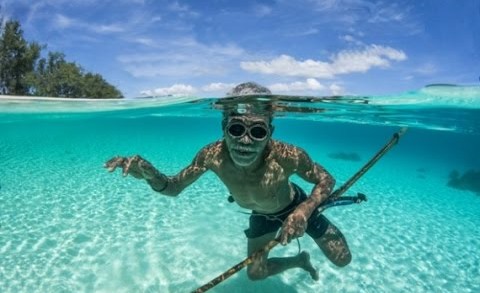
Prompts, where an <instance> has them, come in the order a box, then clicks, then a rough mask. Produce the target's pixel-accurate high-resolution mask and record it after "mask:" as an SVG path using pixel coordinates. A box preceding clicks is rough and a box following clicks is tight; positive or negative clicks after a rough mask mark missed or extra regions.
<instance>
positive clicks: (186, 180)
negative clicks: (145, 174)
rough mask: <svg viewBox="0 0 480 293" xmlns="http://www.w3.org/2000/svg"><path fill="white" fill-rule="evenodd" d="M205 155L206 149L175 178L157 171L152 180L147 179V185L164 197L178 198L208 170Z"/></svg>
mask: <svg viewBox="0 0 480 293" xmlns="http://www.w3.org/2000/svg"><path fill="white" fill-rule="evenodd" d="M205 153H206V148H204V149H202V150H201V151H200V152H199V153H198V154H197V155H196V156H195V158H194V159H193V161H192V163H190V165H188V166H187V167H185V168H184V169H183V170H182V171H180V172H179V173H178V174H177V175H175V176H171V177H168V176H166V175H165V174H162V173H160V172H159V171H158V170H156V169H155V171H156V172H155V175H154V176H153V177H152V178H151V179H147V183H148V184H149V185H150V187H152V189H153V190H155V191H157V192H160V193H162V194H164V195H169V196H177V195H178V194H179V193H180V192H182V190H184V189H185V188H186V187H187V186H189V185H190V184H192V183H193V182H195V181H196V180H197V179H198V178H200V176H202V174H203V173H205V172H206V171H207V170H208V168H207V165H206V156H205Z"/></svg>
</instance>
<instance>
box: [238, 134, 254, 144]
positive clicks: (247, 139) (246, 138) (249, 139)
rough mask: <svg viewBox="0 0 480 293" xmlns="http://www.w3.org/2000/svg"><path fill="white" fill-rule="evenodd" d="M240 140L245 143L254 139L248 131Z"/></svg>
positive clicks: (250, 142)
mask: <svg viewBox="0 0 480 293" xmlns="http://www.w3.org/2000/svg"><path fill="white" fill-rule="evenodd" d="M240 142H241V143H243V144H252V143H253V140H252V139H251V138H250V136H249V135H248V133H245V135H244V136H242V137H241V138H240Z"/></svg>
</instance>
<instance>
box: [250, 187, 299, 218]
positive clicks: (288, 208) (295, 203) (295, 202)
mask: <svg viewBox="0 0 480 293" xmlns="http://www.w3.org/2000/svg"><path fill="white" fill-rule="evenodd" d="M290 184H292V186H293V190H294V191H295V195H294V196H293V200H292V202H291V203H290V204H289V205H288V206H286V207H285V208H284V209H282V210H281V211H279V212H276V213H273V214H264V213H258V212H256V211H253V212H252V214H254V215H258V214H261V215H265V216H269V217H277V216H281V215H283V214H285V213H287V212H291V211H292V210H293V209H295V208H296V207H297V206H298V205H299V204H300V203H301V202H302V201H303V200H304V197H306V196H302V195H304V194H305V192H304V191H303V190H302V188H300V186H298V185H297V184H295V183H293V182H292V183H290Z"/></svg>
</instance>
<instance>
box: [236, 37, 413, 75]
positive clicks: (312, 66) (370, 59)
mask: <svg viewBox="0 0 480 293" xmlns="http://www.w3.org/2000/svg"><path fill="white" fill-rule="evenodd" d="M406 59H407V55H406V54H405V53H404V52H403V51H401V50H396V49H393V48H391V47H384V46H378V45H370V46H368V47H366V48H365V49H363V50H344V51H340V52H339V53H338V54H336V55H334V56H332V57H331V58H330V62H325V61H318V60H312V59H307V60H304V61H299V60H296V59H295V58H293V57H291V56H288V55H281V56H279V57H277V58H275V59H272V60H270V61H246V62H241V63H240V66H241V68H242V69H244V70H246V71H249V72H256V73H262V74H272V75H280V76H299V77H315V78H333V77H335V76H336V75H339V74H348V73H354V72H366V71H368V70H370V69H372V68H374V67H380V68H386V67H389V66H390V61H403V60H406Z"/></svg>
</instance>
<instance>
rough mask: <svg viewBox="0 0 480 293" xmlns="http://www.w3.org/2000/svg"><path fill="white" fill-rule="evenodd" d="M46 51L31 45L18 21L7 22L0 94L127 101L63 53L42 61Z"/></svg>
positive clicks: (1, 38)
mask: <svg viewBox="0 0 480 293" xmlns="http://www.w3.org/2000/svg"><path fill="white" fill-rule="evenodd" d="M42 49H43V48H42V47H41V46H40V45H39V44H37V43H35V42H32V43H28V42H27V41H26V40H25V39H24V38H23V31H22V30H21V28H20V24H19V22H18V21H7V22H6V23H5V25H4V26H3V27H2V28H1V35H0V94H9V95H34V96H48V97H64V98H97V99H106V98H123V95H122V93H121V92H120V91H119V90H118V89H116V88H115V87H114V86H112V85H110V84H109V83H108V82H107V81H106V80H105V79H104V78H103V77H102V76H101V75H99V74H93V73H89V72H85V71H84V70H83V68H82V67H80V66H79V65H77V64H76V63H74V62H68V61H66V60H65V55H64V54H63V53H60V52H49V53H48V57H47V58H40V53H41V50H42Z"/></svg>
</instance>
